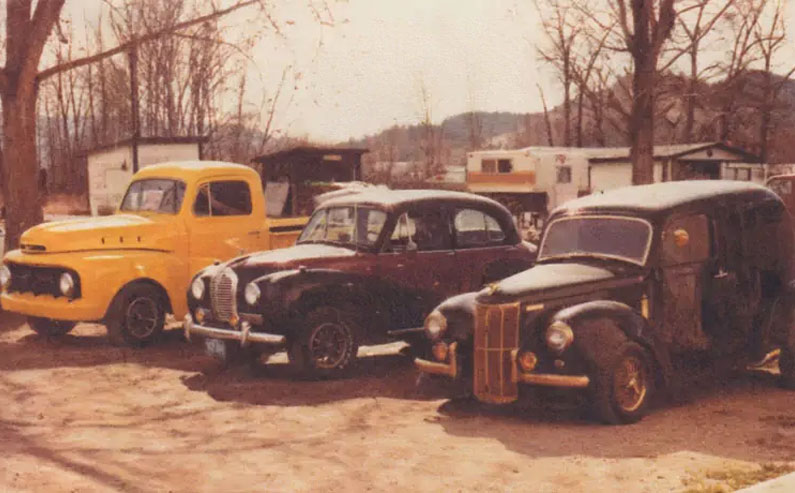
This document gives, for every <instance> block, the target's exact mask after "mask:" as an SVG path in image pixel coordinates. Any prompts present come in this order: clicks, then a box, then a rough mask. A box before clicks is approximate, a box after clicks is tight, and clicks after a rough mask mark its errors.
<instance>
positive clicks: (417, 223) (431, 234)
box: [389, 211, 453, 252]
mask: <svg viewBox="0 0 795 493" xmlns="http://www.w3.org/2000/svg"><path fill="white" fill-rule="evenodd" d="M404 216H405V220H404V219H403V217H401V218H400V219H398V221H397V223H396V224H395V229H394V231H393V233H392V236H391V237H390V241H389V243H390V247H391V248H390V251H402V250H405V249H406V246H407V245H408V243H409V238H411V240H412V241H413V242H414V243H415V244H416V245H417V250H419V251H420V252H431V251H436V250H452V248H453V245H452V240H451V238H450V228H449V226H448V225H447V217H446V215H445V214H444V212H443V211H410V212H408V213H406V214H405V215H404Z"/></svg>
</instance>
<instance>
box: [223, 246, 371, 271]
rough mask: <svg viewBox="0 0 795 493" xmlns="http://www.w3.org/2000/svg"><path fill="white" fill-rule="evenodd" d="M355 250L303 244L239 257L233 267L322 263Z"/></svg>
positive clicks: (294, 265) (345, 255)
mask: <svg viewBox="0 0 795 493" xmlns="http://www.w3.org/2000/svg"><path fill="white" fill-rule="evenodd" d="M354 255H356V251H355V250H352V249H350V248H343V247H338V246H332V245H320V244H303V245H294V246H291V247H288V248H280V249H278V250H270V251H266V252H260V253H256V254H254V255H250V256H247V257H244V258H242V259H239V261H238V262H236V265H235V267H238V266H240V267H243V268H247V267H256V268H263V267H277V268H289V267H298V266H300V265H305V266H310V265H317V264H323V263H326V262H328V261H330V260H337V259H341V258H347V257H353V256H354Z"/></svg>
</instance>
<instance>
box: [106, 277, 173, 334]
mask: <svg viewBox="0 0 795 493" xmlns="http://www.w3.org/2000/svg"><path fill="white" fill-rule="evenodd" d="M163 307H164V300H163V299H162V296H161V294H160V292H159V291H158V290H157V289H156V288H155V287H153V286H150V285H148V284H132V285H130V286H127V287H125V288H124V289H122V290H121V291H120V292H119V294H117V295H116V298H115V299H114V300H113V303H112V304H111V307H110V310H108V317H107V319H106V321H105V325H106V326H107V328H108V338H109V339H110V342H111V344H113V345H116V346H121V345H125V344H126V345H129V346H143V345H146V344H149V343H151V342H152V341H154V340H155V339H156V338H157V336H159V335H160V333H161V332H162V331H163V325H164V324H165V318H166V313H165V310H164V308H163Z"/></svg>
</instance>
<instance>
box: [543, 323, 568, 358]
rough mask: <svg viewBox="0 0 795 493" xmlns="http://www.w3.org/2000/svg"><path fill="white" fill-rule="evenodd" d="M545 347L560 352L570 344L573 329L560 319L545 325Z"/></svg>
mask: <svg viewBox="0 0 795 493" xmlns="http://www.w3.org/2000/svg"><path fill="white" fill-rule="evenodd" d="M546 339H547V347H549V349H551V350H552V351H554V352H556V353H558V354H560V353H562V352H563V351H565V350H566V348H567V347H569V346H571V343H572V342H573V341H574V331H573V330H571V327H569V324H567V323H566V322H563V321H561V320H556V321H554V322H552V324H551V325H550V326H549V327H547V337H546Z"/></svg>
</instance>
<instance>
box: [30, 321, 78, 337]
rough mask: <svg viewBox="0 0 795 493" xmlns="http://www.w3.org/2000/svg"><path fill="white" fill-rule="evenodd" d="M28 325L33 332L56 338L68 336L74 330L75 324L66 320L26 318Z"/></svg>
mask: <svg viewBox="0 0 795 493" xmlns="http://www.w3.org/2000/svg"><path fill="white" fill-rule="evenodd" d="M28 325H29V326H30V328H31V329H33V332H35V333H37V334H39V335H42V336H46V337H56V336H62V335H65V334H68V333H69V331H71V330H72V329H74V328H75V325H77V323H76V322H70V321H68V320H53V319H51V318H41V317H28Z"/></svg>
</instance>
